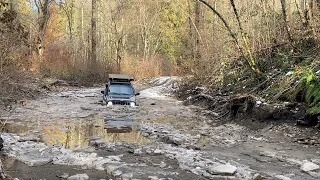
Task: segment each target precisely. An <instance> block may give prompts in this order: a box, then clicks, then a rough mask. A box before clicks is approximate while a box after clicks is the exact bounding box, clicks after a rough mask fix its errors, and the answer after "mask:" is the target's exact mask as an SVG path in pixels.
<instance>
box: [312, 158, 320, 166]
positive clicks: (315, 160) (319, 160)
mask: <svg viewBox="0 0 320 180" xmlns="http://www.w3.org/2000/svg"><path fill="white" fill-rule="evenodd" d="M311 162H313V163H316V164H318V165H319V164H320V159H311Z"/></svg>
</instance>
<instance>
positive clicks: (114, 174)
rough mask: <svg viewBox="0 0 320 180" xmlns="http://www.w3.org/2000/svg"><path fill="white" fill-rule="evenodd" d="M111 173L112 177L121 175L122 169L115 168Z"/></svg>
mask: <svg viewBox="0 0 320 180" xmlns="http://www.w3.org/2000/svg"><path fill="white" fill-rule="evenodd" d="M112 175H113V176H114V177H118V176H121V175H122V171H120V170H116V171H114V172H113V173H112Z"/></svg>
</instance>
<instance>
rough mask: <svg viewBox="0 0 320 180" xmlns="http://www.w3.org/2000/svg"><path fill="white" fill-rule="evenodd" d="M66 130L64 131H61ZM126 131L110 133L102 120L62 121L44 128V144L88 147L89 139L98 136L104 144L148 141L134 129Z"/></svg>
mask: <svg viewBox="0 0 320 180" xmlns="http://www.w3.org/2000/svg"><path fill="white" fill-rule="evenodd" d="M63 128H66V130H65V131H62V130H61V129H63ZM128 128H129V129H130V131H129V129H126V131H125V132H126V133H112V131H111V130H110V131H109V132H108V130H107V129H105V123H104V120H103V119H97V120H91V121H90V120H81V119H79V120H71V121H70V120H69V121H68V120H64V121H63V122H61V123H57V124H54V125H51V126H49V127H46V128H44V131H43V134H44V136H46V139H47V140H45V142H46V143H47V144H50V145H59V146H63V147H65V148H68V149H74V148H77V147H85V146H88V145H89V139H88V138H89V137H92V136H99V137H102V140H103V141H106V142H125V143H139V144H145V143H147V142H148V139H146V138H145V137H143V136H141V135H140V133H139V132H138V131H137V130H136V129H134V128H133V129H131V127H128Z"/></svg>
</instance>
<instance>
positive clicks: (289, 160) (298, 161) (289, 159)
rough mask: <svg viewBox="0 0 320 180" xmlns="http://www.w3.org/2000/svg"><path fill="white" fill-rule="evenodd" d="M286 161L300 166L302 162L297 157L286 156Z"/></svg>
mask: <svg viewBox="0 0 320 180" xmlns="http://www.w3.org/2000/svg"><path fill="white" fill-rule="evenodd" d="M286 162H287V163H289V164H292V165H298V166H301V165H302V164H303V162H302V161H300V160H298V159H293V158H288V159H286Z"/></svg>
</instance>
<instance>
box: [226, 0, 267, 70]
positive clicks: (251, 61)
mask: <svg viewBox="0 0 320 180" xmlns="http://www.w3.org/2000/svg"><path fill="white" fill-rule="evenodd" d="M230 3H231V6H232V9H233V12H234V15H235V16H236V19H237V22H238V26H239V29H240V33H241V37H242V40H243V45H244V48H245V50H246V51H247V54H248V58H249V59H247V61H248V64H249V66H250V68H251V69H252V70H253V71H254V72H256V73H258V74H261V71H260V69H259V68H258V66H257V63H256V60H255V59H254V57H253V55H252V53H251V49H250V47H249V43H248V38H247V36H246V35H245V32H244V30H243V28H242V25H241V21H240V16H239V14H238V11H237V8H236V5H235V3H234V0H230Z"/></svg>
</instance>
